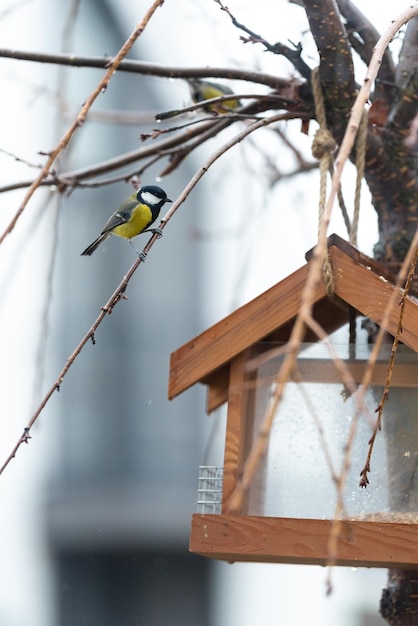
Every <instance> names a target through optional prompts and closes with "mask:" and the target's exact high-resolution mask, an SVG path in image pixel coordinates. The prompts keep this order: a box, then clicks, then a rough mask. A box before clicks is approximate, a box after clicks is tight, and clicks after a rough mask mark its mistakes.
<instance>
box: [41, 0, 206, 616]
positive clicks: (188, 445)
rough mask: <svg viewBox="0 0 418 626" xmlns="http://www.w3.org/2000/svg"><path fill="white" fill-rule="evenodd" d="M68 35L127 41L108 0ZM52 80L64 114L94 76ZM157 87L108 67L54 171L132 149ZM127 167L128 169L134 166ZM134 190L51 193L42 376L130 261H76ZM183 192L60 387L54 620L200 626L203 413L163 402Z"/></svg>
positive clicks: (184, 282) (187, 264)
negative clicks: (191, 548)
mask: <svg viewBox="0 0 418 626" xmlns="http://www.w3.org/2000/svg"><path fill="white" fill-rule="evenodd" d="M57 9H58V6H54V10H57ZM138 15H139V14H138ZM138 15H137V16H136V18H135V19H137V18H138ZM92 24H95V28H94V29H92V28H91V25H92ZM74 32H75V42H74V50H77V51H80V52H81V51H82V52H83V53H87V54H92V55H97V54H98V52H99V49H100V48H99V46H100V45H101V42H103V41H106V43H107V46H108V47H107V49H106V51H107V52H110V51H114V50H118V49H119V47H120V46H121V44H122V43H123V41H124V40H125V38H126V34H127V33H126V30H125V29H123V28H122V25H121V23H120V15H119V13H118V6H117V3H116V2H115V3H112V2H108V3H106V2H102V1H100V2H89V3H81V6H80V9H79V12H78V16H77V20H76V24H75V27H74ZM96 32H97V33H98V35H99V39H98V40H96V39H95V33H96ZM87 37H89V38H90V41H87ZM102 52H105V50H102ZM135 53H136V56H137V57H139V58H142V54H141V42H139V43H138V44H137V46H136V47H135V50H134V54H133V55H131V57H132V56H134V55H135ZM144 56H146V54H145V55H144ZM60 72H61V73H62V75H63V79H62V80H63V83H64V84H65V85H66V92H65V93H64V94H62V99H63V103H64V104H65V106H66V107H68V108H71V105H72V104H76V102H75V98H77V95H78V96H79V100H80V102H81V101H82V99H83V98H84V97H85V96H86V94H87V93H88V92H89V89H91V88H92V87H93V86H94V84H96V82H97V81H98V80H99V78H100V75H101V72H100V71H94V70H82V72H80V71H79V70H74V69H72V68H70V69H68V68H67V69H65V68H64V69H61V70H60ZM89 81H91V83H90V85H91V87H89ZM167 84H168V83H167ZM160 89H161V82H160V83H157V82H156V81H155V79H152V78H144V77H142V76H140V75H136V74H123V73H120V74H117V75H116V76H115V77H114V78H113V80H112V83H111V85H110V86H109V89H108V91H107V93H106V94H105V96H104V97H103V98H101V99H99V102H98V103H97V107H95V108H94V109H93V110H92V112H91V116H90V118H89V119H90V120H91V121H90V122H88V123H87V124H86V127H85V128H84V129H83V132H82V133H81V134H80V136H79V137H77V138H76V139H75V142H74V146H72V150H71V154H70V156H69V157H64V158H65V162H64V163H63V162H61V168H62V167H65V168H66V169H70V170H74V169H78V168H80V167H83V166H85V165H89V164H91V163H96V162H100V161H104V160H106V159H107V158H111V157H113V156H116V155H119V154H123V153H124V152H127V151H129V150H133V149H135V148H137V147H139V145H140V140H139V134H140V132H143V131H144V130H145V131H146V130H151V129H152V128H153V126H154V127H155V122H154V123H153V121H152V116H151V113H154V114H155V113H156V112H158V111H159V110H163V109H164V107H166V106H167V99H164V98H161V97H159V90H160ZM101 107H103V108H104V109H106V111H111V110H114V111H121V112H122V117H123V111H125V110H126V111H130V112H137V113H141V112H147V111H148V112H149V116H148V117H149V119H150V121H151V123H149V124H133V125H129V124H128V125H127V124H123V123H120V124H117V123H111V124H110V123H107V124H106V123H103V122H102V121H95V117H94V116H95V113H96V111H97V110H100V108H101ZM66 124H67V122H64V123H63V126H62V129H63V130H64V129H65V126H66ZM161 167H162V166H161V165H160V168H161ZM122 171H125V172H127V173H128V172H130V173H132V172H133V171H135V165H130V166H128V167H126V168H125V170H122ZM192 172H193V169H192V164H190V165H189V167H187V164H186V166H183V167H182V168H181V169H180V170H179V173H178V174H174V175H172V176H170V177H168V178H167V179H163V180H162V181H161V182H159V183H158V184H160V185H161V186H163V187H164V188H165V190H166V191H167V194H168V196H169V197H171V198H173V199H175V198H176V196H177V194H178V193H179V192H180V191H181V189H182V188H183V187H184V185H185V183H186V182H187V180H188V178H189V177H190V175H191V174H192ZM158 173H159V170H158V169H155V168H151V169H150V170H148V171H147V172H146V173H145V174H144V175H143V177H142V178H141V183H142V184H155V182H156V176H157V175H158ZM112 175H113V174H112V173H109V176H112ZM104 177H105V176H104ZM131 193H132V189H131V187H130V186H128V185H127V184H126V183H124V182H120V183H119V184H112V185H109V186H104V187H97V188H93V189H83V190H79V189H75V190H74V191H73V192H72V193H71V194H70V195H69V196H68V197H64V198H62V199H61V200H60V209H59V210H60V214H61V217H60V220H59V229H58V248H57V265H56V269H55V282H54V288H53V320H52V324H51V327H52V328H53V340H52V341H51V343H50V345H51V346H52V354H51V356H52V360H53V367H52V368H51V370H50V371H51V374H52V373H53V372H57V371H59V369H60V367H61V366H62V364H63V363H65V360H66V358H67V356H68V355H69V353H71V351H72V349H73V347H74V345H75V343H76V342H77V341H78V339H79V338H81V336H82V335H83V334H84V333H85V332H86V330H87V329H88V328H89V326H90V324H91V323H92V322H93V320H94V319H95V317H96V316H97V314H98V313H99V312H100V307H101V306H102V305H103V304H104V303H105V302H106V300H107V299H108V298H109V296H110V294H111V293H112V292H113V291H114V289H115V287H116V286H117V284H118V283H119V282H120V280H121V279H122V277H123V275H124V274H125V273H126V271H127V270H128V269H129V267H130V265H131V264H132V263H133V262H134V260H135V253H134V252H133V250H132V248H131V246H129V245H128V244H127V243H126V242H125V241H123V240H121V239H118V238H116V237H111V238H110V239H109V240H107V242H105V244H103V245H102V246H101V247H100V248H99V249H98V250H97V252H96V253H95V254H94V255H93V256H92V257H90V258H89V257H80V252H81V251H82V250H83V249H84V247H85V246H86V245H87V244H88V243H89V242H90V241H91V240H93V239H94V238H95V237H96V235H97V234H98V232H100V230H101V228H102V226H103V224H104V222H105V221H106V220H107V218H108V216H109V215H110V214H111V213H112V212H113V210H116V208H117V207H118V205H119V203H120V202H121V200H123V199H124V198H125V197H127V196H128V195H130V194H131ZM193 199H194V200H193V203H192V202H189V203H188V206H185V207H182V210H180V211H179V212H178V215H176V217H175V219H174V220H172V222H170V224H169V226H168V228H166V230H165V231H164V236H163V238H162V239H161V240H159V241H158V242H157V244H156V245H155V246H154V248H153V249H152V251H151V253H150V254H149V256H148V259H147V261H146V262H145V263H144V264H143V265H142V266H141V267H140V269H139V270H138V272H137V274H136V275H135V277H134V278H133V280H132V281H131V283H130V285H129V287H128V289H127V292H126V296H127V300H126V301H122V302H120V303H119V305H118V306H117V307H116V308H115V310H114V311H113V312H112V314H111V315H110V316H108V317H107V318H106V319H105V321H104V323H103V324H102V326H101V327H100V328H99V330H98V331H97V334H96V345H94V346H93V345H89V346H86V349H85V350H84V351H83V353H82V355H81V356H80V358H79V359H78V361H77V363H76V365H75V366H74V368H73V369H72V370H71V371H70V373H69V375H68V378H66V380H65V383H64V384H63V386H62V390H61V392H60V400H61V401H60V403H59V406H58V408H57V409H56V412H57V413H58V416H59V417H58V419H59V427H58V428H57V430H56V446H57V452H58V453H57V454H56V455H55V463H54V466H53V467H52V468H51V473H50V477H49V480H48V491H47V503H46V522H47V536H48V540H49V545H50V550H51V558H52V563H53V570H54V578H55V581H56V586H55V593H56V598H57V615H58V621H57V626H58V625H59V626H70V625H71V626H73V625H74V624H100V625H101V626H116V625H119V624H120V625H122V624H123V625H130V624H140V625H141V626H148V625H149V626H151V625H152V626H155V625H156V624H158V626H164V625H167V626H168V625H170V626H175V625H176V624H178V625H179V626H180V625H181V626H187V625H190V626H191V625H195V624H199V625H201V626H205V624H209V615H208V605H209V602H208V583H209V564H208V562H207V561H205V560H204V559H202V558H199V557H195V556H193V555H190V554H189V553H188V531H189V524H190V516H191V513H192V511H193V510H194V509H195V501H196V488H197V466H198V463H199V460H200V457H201V437H199V428H201V427H202V426H203V423H202V422H203V420H199V419H198V414H197V412H198V410H201V406H202V405H201V404H200V407H198V404H197V394H196V393H195V392H191V393H190V394H186V395H187V397H185V398H184V399H183V398H182V399H180V400H179V401H178V402H175V403H169V402H168V400H167V380H168V366H169V355H170V352H171V351H172V350H174V349H175V348H176V347H178V345H180V344H181V343H182V342H183V341H186V340H187V339H189V338H190V337H191V336H193V335H194V334H195V333H196V332H198V331H199V330H200V326H199V323H198V317H199V307H198V300H199V294H200V290H201V261H200V257H199V245H198V242H197V240H196V238H194V237H193V232H194V231H195V230H196V225H197V224H196V220H197V219H198V211H197V210H194V208H195V207H194V206H193V204H196V203H197V202H199V201H200V202H201V201H202V200H201V198H200V199H199V197H198V195H197V194H194V196H193ZM163 212H164V209H163ZM162 215H163V213H162V214H161V216H162ZM148 237H149V235H143V236H141V237H140V238H138V239H137V240H136V241H135V246H136V247H137V248H138V249H141V248H142V247H143V245H144V244H145V243H146V241H147V240H148Z"/></svg>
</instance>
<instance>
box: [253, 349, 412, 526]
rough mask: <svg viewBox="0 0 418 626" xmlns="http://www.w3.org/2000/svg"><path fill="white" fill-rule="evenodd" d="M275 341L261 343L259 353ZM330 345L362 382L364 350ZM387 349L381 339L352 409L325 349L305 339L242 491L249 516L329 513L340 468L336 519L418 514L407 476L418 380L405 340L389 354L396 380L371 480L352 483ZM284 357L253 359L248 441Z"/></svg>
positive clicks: (364, 450)
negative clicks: (263, 449)
mask: <svg viewBox="0 0 418 626" xmlns="http://www.w3.org/2000/svg"><path fill="white" fill-rule="evenodd" d="M274 347H275V346H274V345H272V344H268V345H267V344H263V348H262V350H271V349H273V348H274ZM276 347H277V346H276ZM334 348H335V350H336V351H337V352H338V356H339V357H340V358H341V359H343V360H344V362H345V363H346V365H347V366H348V367H349V369H350V371H351V374H352V377H353V379H354V380H355V381H356V385H357V386H358V389H359V384H360V382H361V379H362V375H363V373H364V369H365V364H366V362H367V359H368V357H369V354H370V348H369V347H368V346H364V347H356V348H355V350H356V353H355V354H354V355H352V354H350V353H349V351H350V348H349V347H348V346H347V345H346V346H334ZM352 350H353V347H351V351H352ZM265 354H267V352H265ZM389 356H390V346H387V347H386V349H385V350H384V352H383V353H382V355H381V356H380V357H379V363H378V365H377V368H376V374H375V377H374V381H373V386H372V387H371V388H370V389H369V391H368V392H367V394H366V397H365V404H364V407H363V409H362V410H361V412H360V413H359V412H358V406H357V401H358V390H357V391H356V392H355V393H353V394H352V393H350V391H349V390H348V389H347V388H346V387H345V385H344V384H343V383H342V382H341V378H340V375H339V374H338V371H337V369H336V368H335V365H334V363H333V362H332V359H331V358H330V353H329V350H328V348H327V347H326V346H325V345H323V344H305V345H303V346H302V350H301V353H300V355H299V359H298V365H297V367H298V374H297V377H298V382H289V383H288V384H287V385H286V388H285V392H284V398H283V400H282V402H281V403H280V405H279V407H278V409H277V412H276V414H275V418H274V422H273V427H272V431H271V436H270V440H269V445H268V450H267V454H266V455H265V458H264V460H263V462H262V464H261V466H260V467H259V469H258V472H257V475H256V477H255V480H253V482H252V485H251V488H250V490H249V494H248V500H247V507H246V514H248V515H266V516H274V517H303V518H317V519H331V518H333V517H334V516H335V514H336V510H337V509H336V506H337V497H338V492H337V482H336V479H337V478H339V477H340V476H341V473H342V472H344V473H345V472H346V475H345V480H344V488H343V489H342V490H341V495H342V503H343V509H342V517H345V518H357V519H364V520H367V519H383V517H379V516H380V515H382V514H383V512H384V511H389V510H390V511H403V512H406V511H414V510H415V511H418V496H417V495H415V491H414V482H418V481H416V480H415V475H416V472H417V470H416V467H417V465H418V434H416V431H417V430H418V419H417V417H418V416H417V415H416V412H417V409H418V389H415V388H414V387H415V386H418V355H417V354H416V353H414V352H413V351H411V350H409V349H408V348H406V347H405V346H401V347H400V349H399V352H398V353H397V356H396V364H395V370H394V376H393V380H394V382H395V383H396V386H395V384H392V385H391V388H390V393H389V400H388V402H387V403H386V407H385V411H384V414H383V430H382V431H380V432H378V434H377V437H376V442H375V446H374V449H373V454H372V458H371V473H370V474H369V478H370V484H369V485H368V487H367V488H361V487H360V486H359V480H360V471H361V470H362V468H363V466H364V464H365V461H366V456H367V451H368V442H369V439H370V436H371V434H372V431H373V427H374V424H375V421H376V415H377V414H376V412H375V410H376V407H377V405H378V403H379V401H380V398H381V394H382V391H383V386H384V383H385V380H386V375H387V364H388V361H389ZM283 358H284V357H283V355H281V356H277V357H274V358H271V359H269V360H267V361H264V362H262V359H257V361H256V363H259V365H258V367H257V371H256V378H255V381H254V386H253V391H251V393H250V401H249V406H252V407H254V410H253V412H254V423H253V427H252V440H253V441H254V438H255V437H256V436H257V432H258V429H259V426H260V423H261V421H262V420H263V417H264V416H265V414H266V411H267V410H269V408H270V406H271V403H272V398H273V395H274V392H275V389H276V382H274V381H275V379H276V377H277V372H278V371H279V368H280V365H281V363H282V362H283ZM345 467H346V469H345ZM339 510H341V509H339ZM373 516H375V517H373ZM376 516H377V517H376Z"/></svg>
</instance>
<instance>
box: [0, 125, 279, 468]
mask: <svg viewBox="0 0 418 626" xmlns="http://www.w3.org/2000/svg"><path fill="white" fill-rule="evenodd" d="M282 117H283V116H282V115H273V116H271V117H270V118H263V119H262V120H258V121H257V122H254V123H253V124H250V125H249V126H247V127H246V128H245V129H244V130H243V131H242V132H240V133H239V134H238V135H236V136H235V137H233V138H232V139H231V140H230V141H228V142H227V143H226V144H224V145H223V146H222V147H221V148H219V149H218V150H217V151H216V152H214V153H213V154H212V156H211V157H210V158H209V159H208V161H207V162H206V163H205V164H204V165H203V166H202V167H201V168H200V169H199V170H198V171H197V172H196V174H195V175H194V176H193V177H192V178H191V180H190V181H189V183H188V184H187V185H186V187H185V188H184V189H183V191H182V192H181V194H180V195H179V196H178V198H177V199H176V200H175V202H173V204H172V206H171V208H170V209H169V211H167V213H166V214H165V215H164V217H163V218H162V220H161V223H160V224H159V227H158V228H159V230H161V231H162V230H163V229H164V228H165V226H166V224H167V223H168V222H169V220H170V219H171V218H172V217H173V215H174V213H175V212H176V211H177V209H178V208H179V207H180V206H181V205H182V204H183V203H184V202H185V200H186V199H187V197H188V196H189V194H190V192H191V191H192V190H193V188H194V187H195V186H196V185H197V183H198V182H199V180H200V179H201V178H202V177H203V176H204V175H205V174H206V173H207V171H208V170H209V168H210V167H211V166H212V165H213V164H214V163H215V162H216V161H217V160H218V159H219V158H220V157H222V156H223V155H224V154H225V153H226V152H227V151H228V150H230V149H231V148H233V147H234V146H235V145H237V144H239V143H240V142H241V141H242V140H243V139H245V137H247V136H248V135H250V134H251V133H253V132H254V131H256V130H258V129H259V128H263V127H265V126H268V125H270V124H273V123H275V122H277V121H280V120H281V119H282ZM158 237H159V235H157V234H153V235H152V237H151V238H150V240H149V241H148V243H147V244H146V245H145V246H144V248H143V250H142V252H143V253H144V254H145V255H147V254H148V252H149V251H150V250H151V248H152V246H153V245H154V243H155V242H156V241H157V239H158ZM142 262H143V261H142V258H141V257H138V259H136V261H135V262H134V263H133V265H132V266H131V268H130V269H129V271H128V273H127V274H126V275H125V276H124V277H123V280H122V281H121V282H120V283H119V285H118V286H117V288H116V289H115V291H114V292H113V294H112V295H111V296H110V298H109V300H108V301H107V302H106V304H105V305H104V306H103V307H102V308H101V311H100V313H99V315H98V316H97V318H96V320H95V321H94V322H93V324H92V325H91V326H90V328H89V330H88V331H87V332H86V334H85V335H84V337H83V338H82V339H81V341H80V342H79V343H78V345H77V346H76V348H75V349H74V350H73V352H72V354H71V355H70V356H69V357H68V359H67V361H66V363H65V365H64V367H63V368H62V370H61V372H60V373H59V375H58V377H57V379H56V380H55V382H54V383H53V384H52V385H51V387H50V388H49V390H48V391H47V393H46V394H45V396H44V398H43V399H42V401H41V403H40V404H39V406H38V408H37V409H36V411H35V413H34V414H33V415H32V417H31V418H30V420H29V422H28V423H27V425H26V426H25V427H24V429H23V434H22V435H21V437H19V439H18V441H17V442H16V444H15V446H14V447H13V449H12V451H11V453H10V454H9V456H8V457H7V459H6V460H5V462H4V463H3V465H2V466H1V467H0V474H2V473H3V471H4V470H5V469H6V467H7V466H8V465H9V463H10V462H11V461H12V459H14V458H15V456H16V453H17V451H18V449H19V448H20V446H21V445H22V444H23V443H29V440H30V439H31V435H30V430H31V428H32V426H33V424H34V423H35V422H36V420H37V419H38V418H39V416H40V415H41V413H42V411H43V410H44V408H45V407H46V405H47V404H48V402H49V400H50V399H51V397H52V396H53V394H54V393H55V392H57V391H59V390H60V387H61V384H62V382H63V380H64V378H65V376H66V375H67V373H68V371H69V369H70V368H71V366H72V365H73V364H74V362H75V361H76V359H77V357H78V355H79V354H80V352H81V351H82V349H83V348H84V346H85V345H86V343H88V341H90V340H91V341H92V342H93V344H95V341H96V340H95V333H96V330H97V329H98V328H99V326H100V325H101V323H102V322H103V320H104V318H105V317H106V315H108V314H109V315H110V314H111V313H112V311H113V309H114V307H115V306H116V305H117V304H118V303H119V302H120V301H121V300H124V299H126V296H125V291H126V288H127V286H128V284H129V282H130V280H131V278H132V276H133V275H134V274H135V272H136V270H137V269H138V267H139V266H140V264H141V263H142Z"/></svg>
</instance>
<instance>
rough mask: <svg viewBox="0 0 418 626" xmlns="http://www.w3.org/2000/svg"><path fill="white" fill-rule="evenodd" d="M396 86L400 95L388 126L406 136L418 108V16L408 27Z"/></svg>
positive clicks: (400, 56) (397, 71) (397, 72)
mask: <svg viewBox="0 0 418 626" xmlns="http://www.w3.org/2000/svg"><path fill="white" fill-rule="evenodd" d="M396 86H397V87H398V97H397V99H396V101H395V102H394V105H393V107H392V110H391V112H390V115H389V119H388V126H389V127H391V128H392V129H394V130H396V132H398V133H399V132H401V133H402V134H403V137H405V136H406V135H407V134H408V130H409V124H410V123H411V121H412V120H413V119H414V117H415V115H416V113H417V110H418V17H415V18H414V19H412V20H411V21H410V22H409V23H408V25H407V27H406V32H405V36H404V40H403V44H402V48H401V52H400V55H399V63H398V67H397V69H396Z"/></svg>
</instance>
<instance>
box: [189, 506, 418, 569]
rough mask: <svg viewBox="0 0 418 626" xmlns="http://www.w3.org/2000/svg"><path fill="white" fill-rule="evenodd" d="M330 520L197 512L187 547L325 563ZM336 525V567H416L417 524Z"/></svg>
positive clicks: (219, 554)
mask: <svg viewBox="0 0 418 626" xmlns="http://www.w3.org/2000/svg"><path fill="white" fill-rule="evenodd" d="M334 523H335V522H334ZM332 524H333V522H332V521H330V520H318V519H299V518H297V519H296V518H276V517H252V516H243V515H225V514H221V515H200V514H195V515H193V518H192V528H191V535H190V550H191V552H195V553H196V554H200V555H202V556H206V557H211V558H214V559H221V560H224V561H229V562H233V561H253V562H265V563H307V564H311V565H329V563H330V558H329V540H330V533H331V528H332ZM338 524H339V532H338V545H337V558H336V560H335V562H334V564H335V565H345V566H350V567H384V568H392V569H418V524H402V523H394V522H375V521H374V522H363V521H346V520H344V521H342V522H338Z"/></svg>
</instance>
